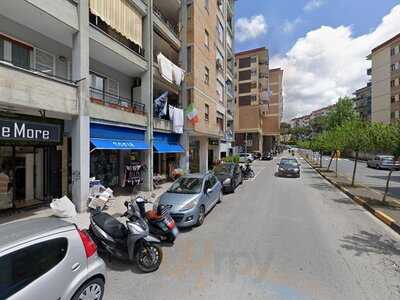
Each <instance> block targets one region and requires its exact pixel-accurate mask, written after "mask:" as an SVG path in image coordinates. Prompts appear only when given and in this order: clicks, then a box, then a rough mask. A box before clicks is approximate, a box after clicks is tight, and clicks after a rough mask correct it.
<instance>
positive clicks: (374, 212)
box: [302, 156, 400, 234]
mask: <svg viewBox="0 0 400 300" xmlns="http://www.w3.org/2000/svg"><path fill="white" fill-rule="evenodd" d="M302 157H303V159H304V160H305V161H306V162H307V163H308V165H309V166H310V167H311V168H312V169H313V170H314V171H316V172H317V173H318V174H319V175H321V177H322V178H324V179H325V180H326V181H328V182H329V183H330V184H332V185H333V186H335V187H336V188H338V189H339V190H341V191H342V192H343V193H344V194H346V196H348V197H349V198H350V199H352V200H353V201H354V202H356V203H357V204H358V205H360V206H362V207H364V208H365V209H366V210H367V211H369V212H370V213H371V214H372V215H374V216H375V217H376V218H378V219H379V220H380V221H382V222H383V223H385V224H386V225H388V226H389V227H390V228H392V229H393V230H394V231H395V232H397V233H398V234H400V225H399V224H397V223H396V221H395V220H393V219H392V218H391V217H389V216H388V215H387V214H385V213H384V212H382V211H380V210H378V209H375V208H373V207H371V206H370V205H369V204H368V203H367V202H366V201H365V200H363V199H362V198H360V197H358V196H355V195H353V194H352V193H351V192H350V191H349V190H348V189H346V188H345V187H342V186H341V185H339V184H337V183H336V182H334V181H333V180H331V179H330V178H328V177H327V176H325V175H324V174H322V173H321V172H320V171H319V170H318V169H317V168H315V167H314V166H313V165H312V164H311V163H310V161H309V160H308V159H306V158H305V157H304V156H302Z"/></svg>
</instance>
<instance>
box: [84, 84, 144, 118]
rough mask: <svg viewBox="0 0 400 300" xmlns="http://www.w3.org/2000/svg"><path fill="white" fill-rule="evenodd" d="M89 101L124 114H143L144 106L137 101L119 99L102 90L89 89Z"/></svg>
mask: <svg viewBox="0 0 400 300" xmlns="http://www.w3.org/2000/svg"><path fill="white" fill-rule="evenodd" d="M90 101H91V102H92V103H96V104H100V105H103V106H106V107H110V108H114V109H119V110H122V111H126V112H131V113H136V114H141V115H144V114H145V105H144V104H143V103H141V102H139V101H136V100H133V99H128V98H124V97H120V96H118V95H114V94H111V93H108V92H105V91H103V90H99V89H96V88H93V87H90Z"/></svg>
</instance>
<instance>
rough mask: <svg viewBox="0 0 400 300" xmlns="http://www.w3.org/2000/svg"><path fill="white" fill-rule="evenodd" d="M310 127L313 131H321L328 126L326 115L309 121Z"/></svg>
mask: <svg viewBox="0 0 400 300" xmlns="http://www.w3.org/2000/svg"><path fill="white" fill-rule="evenodd" d="M310 127H311V130H312V132H313V133H321V132H323V131H325V130H326V129H327V127H328V118H327V117H326V116H318V117H316V118H315V119H313V120H311V121H310Z"/></svg>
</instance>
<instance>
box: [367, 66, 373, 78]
mask: <svg viewBox="0 0 400 300" xmlns="http://www.w3.org/2000/svg"><path fill="white" fill-rule="evenodd" d="M367 75H368V76H370V75H372V69H371V68H369V69H367Z"/></svg>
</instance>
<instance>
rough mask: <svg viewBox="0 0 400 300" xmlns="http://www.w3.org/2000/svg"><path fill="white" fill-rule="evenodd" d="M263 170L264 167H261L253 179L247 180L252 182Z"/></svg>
mask: <svg viewBox="0 0 400 300" xmlns="http://www.w3.org/2000/svg"><path fill="white" fill-rule="evenodd" d="M264 169H265V167H262V168H261V169H260V170H259V171H258V172H257V173H256V174H255V175H254V177H253V178H250V179H249V181H254V180H255V179H256V178H257V176H258V175H260V173H261V171H262V170H264Z"/></svg>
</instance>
